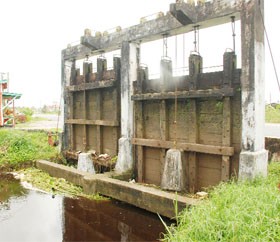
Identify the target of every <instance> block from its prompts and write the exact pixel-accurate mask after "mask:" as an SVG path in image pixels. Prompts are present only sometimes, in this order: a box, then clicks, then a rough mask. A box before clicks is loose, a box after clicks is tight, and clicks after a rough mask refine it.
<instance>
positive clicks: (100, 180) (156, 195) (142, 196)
mask: <svg viewBox="0 0 280 242" xmlns="http://www.w3.org/2000/svg"><path fill="white" fill-rule="evenodd" d="M36 166H37V168H38V169H41V170H43V171H45V172H48V173H49V174H50V175H51V176H54V177H58V178H64V179H66V180H67V181H69V182H71V183H73V184H75V185H78V186H82V187H83V189H84V192H85V193H87V194H94V193H99V194H102V195H104V196H108V197H111V198H114V199H117V200H120V201H123V202H126V203H129V204H132V205H134V206H136V207H139V208H142V209H145V210H148V211H150V212H153V213H158V214H160V215H162V216H165V217H168V218H175V216H176V215H175V205H176V206H177V209H178V211H179V212H180V211H182V210H183V209H185V208H187V207H189V206H193V205H196V204H198V203H199V201H200V200H198V199H194V198H189V197H185V196H181V195H178V194H175V193H171V192H166V191H162V190H159V189H156V188H154V187H149V186H145V185H141V184H137V183H129V182H126V181H121V180H117V179H114V178H110V177H109V176H111V175H112V173H109V174H95V175H91V174H89V173H87V172H81V171H78V170H77V169H75V168H71V167H67V166H64V165H60V164H56V163H53V162H49V161H46V160H38V161H37V162H36Z"/></svg>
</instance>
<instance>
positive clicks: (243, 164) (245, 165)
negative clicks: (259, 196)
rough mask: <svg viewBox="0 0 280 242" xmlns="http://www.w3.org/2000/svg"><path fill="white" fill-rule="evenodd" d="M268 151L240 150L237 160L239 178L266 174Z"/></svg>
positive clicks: (251, 177)
mask: <svg viewBox="0 0 280 242" xmlns="http://www.w3.org/2000/svg"><path fill="white" fill-rule="evenodd" d="M267 160H268V151H267V150H265V149H263V150H260V151H257V152H249V151H245V152H241V153H240V160H239V175H238V177H239V180H251V179H254V178H255V177H257V176H264V177H266V176H267V165H268V161H267Z"/></svg>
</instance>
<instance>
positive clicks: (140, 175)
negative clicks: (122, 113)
mask: <svg viewBox="0 0 280 242" xmlns="http://www.w3.org/2000/svg"><path fill="white" fill-rule="evenodd" d="M134 108H135V117H136V118H135V129H136V130H135V131H136V135H137V137H139V138H143V129H144V127H143V105H142V102H136V103H135V105H134ZM136 156H137V180H138V182H144V170H145V167H144V151H143V146H140V145H138V146H137V148H136Z"/></svg>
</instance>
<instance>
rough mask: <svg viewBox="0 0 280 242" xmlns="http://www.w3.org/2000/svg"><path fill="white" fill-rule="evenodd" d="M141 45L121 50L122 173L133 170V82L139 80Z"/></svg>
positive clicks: (118, 167) (119, 169)
mask: <svg viewBox="0 0 280 242" xmlns="http://www.w3.org/2000/svg"><path fill="white" fill-rule="evenodd" d="M138 57H139V45H138V44H136V43H129V42H123V43H122V49H121V138H120V139H119V153H118V160H117V164H116V168H115V170H116V172H118V173H122V172H125V171H128V170H130V169H132V168H133V164H134V161H133V152H132V144H131V139H132V137H133V102H132V100H131V95H132V94H133V81H136V80H137V68H138V66H139V59H138Z"/></svg>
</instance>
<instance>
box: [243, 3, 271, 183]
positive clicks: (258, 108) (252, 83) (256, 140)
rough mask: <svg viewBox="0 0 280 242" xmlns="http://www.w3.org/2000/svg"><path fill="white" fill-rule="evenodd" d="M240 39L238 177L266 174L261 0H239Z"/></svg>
mask: <svg viewBox="0 0 280 242" xmlns="http://www.w3.org/2000/svg"><path fill="white" fill-rule="evenodd" d="M242 4H243V6H242V11H241V38H242V76H241V88H242V93H241V95H242V103H241V106H242V107H241V108H242V152H241V154H240V161H239V179H241V180H244V179H252V178H254V177H256V176H258V175H262V176H266V175H267V158H268V152H267V151H266V150H265V148H264V147H265V146H264V124H265V90H264V87H265V85H264V57H265V55H264V28H263V23H262V16H261V12H262V13H263V10H264V0H251V1H243V3H242Z"/></svg>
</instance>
